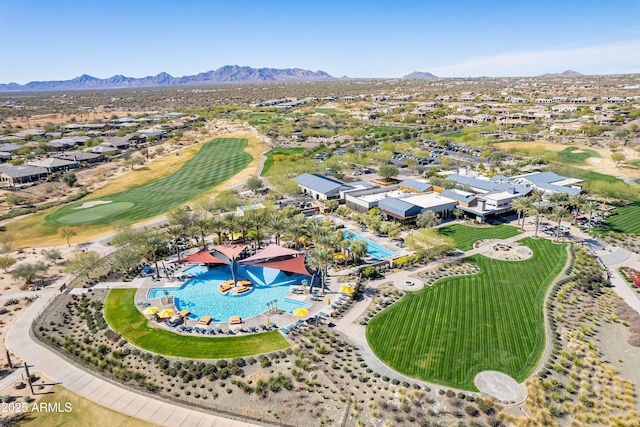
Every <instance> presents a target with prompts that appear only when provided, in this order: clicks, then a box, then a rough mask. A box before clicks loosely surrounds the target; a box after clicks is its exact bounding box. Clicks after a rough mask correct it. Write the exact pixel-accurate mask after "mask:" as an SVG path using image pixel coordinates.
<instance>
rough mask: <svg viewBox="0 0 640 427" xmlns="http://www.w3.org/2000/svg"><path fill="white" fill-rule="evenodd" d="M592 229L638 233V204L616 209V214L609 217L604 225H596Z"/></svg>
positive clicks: (639, 209) (639, 225) (598, 231)
mask: <svg viewBox="0 0 640 427" xmlns="http://www.w3.org/2000/svg"><path fill="white" fill-rule="evenodd" d="M593 231H594V232H595V233H601V232H606V231H615V232H617V233H625V234H640V204H638V203H636V204H635V205H632V206H625V207H623V208H618V209H616V214H615V215H613V216H612V217H610V218H609V219H608V220H607V222H606V224H605V225H604V226H601V227H597V228H595V229H594V230H593Z"/></svg>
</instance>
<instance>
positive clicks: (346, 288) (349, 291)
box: [340, 285, 356, 295]
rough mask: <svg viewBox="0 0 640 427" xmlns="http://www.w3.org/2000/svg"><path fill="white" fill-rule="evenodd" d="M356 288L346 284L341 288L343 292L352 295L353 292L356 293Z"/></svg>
mask: <svg viewBox="0 0 640 427" xmlns="http://www.w3.org/2000/svg"><path fill="white" fill-rule="evenodd" d="M355 291H356V290H355V289H353V288H352V287H351V286H349V285H344V286H342V287H341V288H340V292H342V293H343V294H348V295H351V294H352V293H354V292H355Z"/></svg>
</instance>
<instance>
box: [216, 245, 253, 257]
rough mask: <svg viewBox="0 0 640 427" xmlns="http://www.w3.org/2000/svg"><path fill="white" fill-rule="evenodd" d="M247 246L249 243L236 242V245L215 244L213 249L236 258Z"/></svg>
mask: <svg viewBox="0 0 640 427" xmlns="http://www.w3.org/2000/svg"><path fill="white" fill-rule="evenodd" d="M247 246H249V245H247V244H244V243H240V244H234V245H215V246H212V247H211V249H212V250H214V251H216V252H220V253H221V254H223V255H224V256H226V257H227V258H229V259H233V258H236V257H237V256H238V255H240V254H241V253H242V251H244V250H245V248H246V247H247Z"/></svg>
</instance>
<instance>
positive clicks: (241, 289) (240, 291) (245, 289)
mask: <svg viewBox="0 0 640 427" xmlns="http://www.w3.org/2000/svg"><path fill="white" fill-rule="evenodd" d="M250 290H251V288H250V287H248V286H240V287H239V288H237V289H236V294H244V293H245V292H248V291H250Z"/></svg>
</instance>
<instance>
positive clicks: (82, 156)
mask: <svg viewBox="0 0 640 427" xmlns="http://www.w3.org/2000/svg"><path fill="white" fill-rule="evenodd" d="M56 157H58V158H59V159H64V160H75V161H76V162H82V161H86V160H95V159H98V158H100V157H102V154H97V153H89V152H87V151H75V152H73V153H67V154H61V155H58V156H56Z"/></svg>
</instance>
